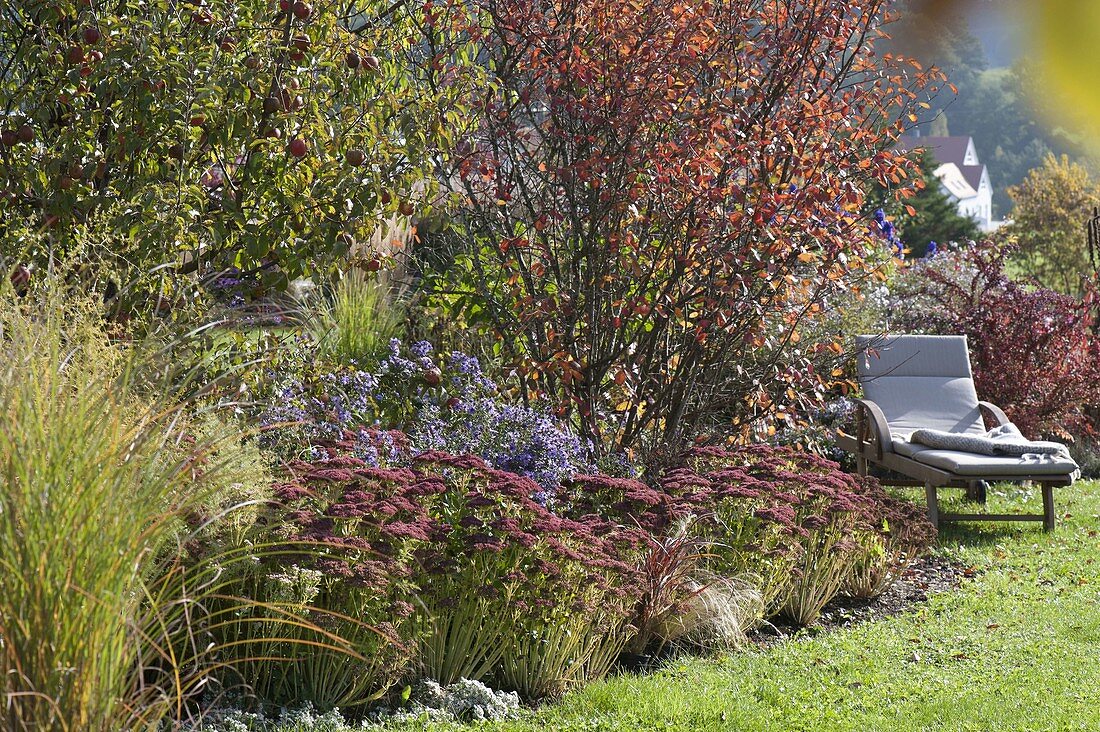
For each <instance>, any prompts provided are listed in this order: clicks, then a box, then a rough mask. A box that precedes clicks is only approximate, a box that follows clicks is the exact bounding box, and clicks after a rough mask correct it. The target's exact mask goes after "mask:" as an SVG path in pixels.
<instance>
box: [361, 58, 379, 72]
mask: <svg viewBox="0 0 1100 732" xmlns="http://www.w3.org/2000/svg"><path fill="white" fill-rule="evenodd" d="M363 68H365V69H366V70H367V71H378V69H380V68H382V64H381V62H380V61H379V60H378V57H377V56H364V57H363Z"/></svg>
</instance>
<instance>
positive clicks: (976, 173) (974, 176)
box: [959, 165, 985, 190]
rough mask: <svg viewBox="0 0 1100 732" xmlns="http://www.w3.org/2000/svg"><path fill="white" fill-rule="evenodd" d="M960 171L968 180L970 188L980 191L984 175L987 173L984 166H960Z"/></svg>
mask: <svg viewBox="0 0 1100 732" xmlns="http://www.w3.org/2000/svg"><path fill="white" fill-rule="evenodd" d="M959 170H960V171H962V174H963V177H964V178H966V182H967V183H969V184H970V187H971V188H973V189H974V190H978V188H979V186H981V184H982V173H984V172H985V166H984V165H960V166H959Z"/></svg>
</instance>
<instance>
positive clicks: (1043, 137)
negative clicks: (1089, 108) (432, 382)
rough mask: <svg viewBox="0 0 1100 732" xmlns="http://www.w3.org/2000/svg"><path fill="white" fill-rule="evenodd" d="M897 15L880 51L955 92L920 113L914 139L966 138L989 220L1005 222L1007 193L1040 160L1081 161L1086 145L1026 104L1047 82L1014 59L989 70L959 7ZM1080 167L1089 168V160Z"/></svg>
mask: <svg viewBox="0 0 1100 732" xmlns="http://www.w3.org/2000/svg"><path fill="white" fill-rule="evenodd" d="M900 8H901V9H902V15H901V19H900V20H899V21H898V22H897V23H894V24H892V25H891V26H890V27H889V31H890V34H891V40H890V41H889V42H888V44H887V46H888V48H890V49H891V50H895V51H898V52H901V53H904V54H907V55H909V56H911V57H913V58H916V59H918V60H919V61H921V62H922V63H924V64H925V65H931V64H934V65H936V66H938V67H939V68H941V69H943V70H944V72H945V73H946V74H947V77H948V79H949V80H950V81H951V83H952V84H953V85H954V86H955V88H956V89H957V92H958V93H957V94H955V93H951V94H941V95H940V96H939V97H938V98H936V99H935V100H934V101H933V103H932V106H931V108H930V109H929V110H927V111H925V112H923V113H921V117H920V119H921V121H922V132H923V133H924V134H933V135H940V134H951V135H969V136H972V137H973V138H974V142H975V145H976V146H977V149H978V155H979V157H980V158H981V160H982V162H983V163H985V164H986V166H987V167H988V169H989V179H990V183H991V184H992V186H993V207H994V212H995V214H997V215H998V216H1007V215H1008V213H1009V211H1010V210H1011V208H1012V201H1011V199H1010V198H1009V195H1008V188H1009V187H1010V186H1013V185H1017V184H1019V183H1020V182H1022V181H1023V179H1024V178H1025V176H1026V175H1027V172H1028V171H1029V170H1030V169H1032V168H1035V167H1038V166H1040V165H1041V164H1042V162H1043V159H1044V158H1045V157H1046V156H1047V155H1048V154H1051V153H1053V154H1056V155H1061V154H1069V155H1071V156H1073V157H1076V158H1079V159H1082V160H1084V159H1085V155H1086V153H1087V151H1088V146H1087V143H1088V140H1087V139H1085V138H1083V137H1081V136H1079V135H1077V136H1075V135H1074V134H1072V133H1070V132H1068V131H1067V130H1066V129H1064V128H1063V127H1058V126H1055V125H1053V124H1051V123H1050V120H1048V119H1043V118H1041V116H1040V115H1039V114H1038V113H1037V111H1036V108H1035V101H1034V100H1042V99H1045V98H1046V95H1047V88H1046V87H1047V83H1048V82H1047V81H1045V80H1043V79H1042V78H1040V74H1039V72H1038V70H1037V69H1038V64H1037V63H1035V60H1034V59H1032V58H1028V57H1027V56H1023V55H1021V56H1019V57H1018V58H1016V60H1015V61H1014V62H1013V63H1012V64H1011V65H1010V66H995V67H990V65H989V62H988V60H987V58H986V54H985V52H984V50H983V49H982V45H981V42H980V41H979V40H978V38H976V37H975V36H974V34H973V33H972V32H971V30H970V27H969V24H968V21H967V17H966V13H965V12H964V11H965V9H964V8H962V7H951V6H950V5H949V4H945V3H942V2H936V3H929V2H924V1H923V0H909V1H908V2H903V3H902V4H901V5H900ZM943 121H946V129H944V128H943V124H942V122H943ZM925 123H927V126H924V125H925ZM933 127H939V129H933ZM1088 164H1089V165H1090V166H1095V165H1096V163H1095V162H1094V161H1093V160H1092V159H1089V160H1088Z"/></svg>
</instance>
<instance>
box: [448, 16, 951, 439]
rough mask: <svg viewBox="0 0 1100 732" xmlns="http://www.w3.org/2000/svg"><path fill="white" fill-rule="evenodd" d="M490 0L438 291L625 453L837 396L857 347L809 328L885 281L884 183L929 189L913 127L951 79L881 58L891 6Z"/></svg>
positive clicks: (542, 389) (533, 390)
mask: <svg viewBox="0 0 1100 732" xmlns="http://www.w3.org/2000/svg"><path fill="white" fill-rule="evenodd" d="M471 6H472V7H474V8H476V11H477V14H478V15H477V19H478V22H480V23H481V27H482V28H483V29H484V37H483V38H482V40H481V42H480V49H479V58H481V59H483V60H484V63H485V65H486V67H487V68H488V69H490V76H491V78H492V85H491V86H488V87H487V91H486V92H485V93H483V94H482V95H481V96H480V98H479V100H478V102H479V106H478V107H477V109H478V112H479V117H480V119H481V125H480V127H479V128H478V130H477V131H476V134H474V135H471V136H470V137H469V138H468V139H465V140H462V141H461V142H460V144H459V145H458V146H457V147H456V156H455V169H454V174H453V176H451V177H450V178H449V180H451V181H452V182H453V184H454V191H455V194H456V195H457V196H459V197H460V198H461V200H462V202H463V206H464V210H463V212H462V215H461V216H460V217H459V222H458V223H459V225H460V227H461V229H462V232H463V234H462V236H461V237H458V239H459V240H464V241H465V242H466V243H467V248H466V250H465V251H464V252H462V253H460V254H459V256H458V257H457V259H456V262H455V266H454V267H452V268H450V271H449V272H447V273H446V275H445V277H444V281H443V283H442V285H441V287H440V290H439V293H440V296H439V297H440V299H441V300H442V301H444V302H446V303H447V305H448V307H456V308H459V309H461V310H462V311H463V312H464V313H465V317H466V318H467V319H468V320H470V321H472V322H477V323H480V324H481V325H482V327H483V328H484V329H485V331H486V333H487V334H489V335H491V336H495V337H496V338H497V339H498V343H499V348H500V350H501V352H502V354H503V355H504V357H505V359H506V360H507V361H508V362H510V363H511V364H512V365H513V366H514V368H515V370H516V372H517V373H518V374H519V375H520V377H521V378H522V380H523V384H524V388H525V391H526V394H527V396H528V397H529V398H531V399H547V400H549V401H551V403H553V404H554V405H555V406H556V407H557V408H558V410H559V411H560V412H561V413H562V414H563V415H564V414H567V415H569V416H570V417H571V418H572V419H573V421H574V423H575V424H576V426H577V427H578V428H579V429H580V431H581V433H582V434H583V435H584V436H585V437H587V438H589V439H591V440H592V441H593V443H595V444H598V445H602V446H606V447H607V448H608V449H612V450H614V449H631V448H634V447H638V446H644V445H669V444H671V445H676V444H683V443H684V442H686V441H700V440H702V441H706V440H717V439H725V438H728V437H730V436H741V437H749V436H751V435H752V431H753V429H754V425H758V424H761V423H762V421H763V422H766V421H767V420H766V418H767V417H769V416H770V417H771V418H773V420H774V419H775V418H778V419H783V418H786V417H788V416H789V415H791V414H792V413H793V410H794V409H795V408H797V407H798V406H800V405H803V403H804V402H805V401H807V400H812V399H813V397H814V396H815V394H819V393H821V391H822V387H823V385H824V384H825V382H827V381H828V379H829V378H830V370H828V369H827V370H826V371H825V372H824V373H822V372H821V370H820V364H821V363H823V361H822V356H824V355H827V354H833V355H835V353H836V350H835V349H837V348H839V347H838V346H837V344H836V343H832V342H829V341H826V342H824V343H821V342H815V343H810V342H808V341H804V340H803V339H802V337H801V327H802V326H803V325H804V324H805V323H806V322H807V321H808V320H810V319H813V318H816V317H817V316H818V315H819V314H820V313H821V312H822V310H823V309H824V308H825V307H827V306H828V305H829V303H830V302H834V301H836V300H838V299H839V298H840V297H841V296H848V295H850V294H851V293H852V292H853V291H854V290H859V289H860V288H862V287H865V286H866V285H867V283H868V282H871V281H874V279H875V278H876V276H877V275H880V274H881V272H880V268H881V266H882V262H883V260H884V259H886V258H888V257H887V253H885V252H884V250H883V247H882V245H881V242H880V241H879V238H878V237H877V236H876V235H875V234H874V232H873V231H872V229H871V227H870V226H869V223H870V222H869V221H868V220H867V219H866V218H864V217H863V216H861V214H860V213H859V212H860V211H861V207H862V206H863V203H864V200H863V199H864V193H863V192H864V191H865V190H868V189H869V188H870V187H871V185H872V184H873V183H877V184H879V185H880V186H884V187H887V188H889V189H891V190H894V191H896V192H901V193H902V194H903V195H911V194H912V189H911V188H910V187H908V185H909V184H910V183H911V181H912V179H913V178H914V177H915V176H914V175H913V173H915V170H914V168H913V166H912V164H911V163H910V162H908V161H906V160H904V159H902V158H901V157H900V156H898V155H896V154H895V153H894V152H893V149H894V143H895V141H896V139H897V136H898V135H899V134H900V133H901V132H902V131H903V130H904V129H905V127H906V126H907V125H909V124H911V123H912V122H913V121H915V120H916V116H915V114H914V113H915V111H916V110H917V108H918V107H919V105H921V104H923V102H922V101H921V100H922V99H923V98H925V97H927V95H929V94H933V93H934V92H935V89H936V87H937V85H939V84H940V83H942V82H943V77H942V75H941V74H940V72H939V71H937V70H935V69H924V68H922V67H921V66H920V65H919V64H916V63H912V62H910V61H908V60H906V59H904V58H900V57H897V56H894V55H888V54H881V53H879V52H878V51H876V47H877V44H878V42H879V41H880V39H882V38H883V37H884V36H885V35H886V33H887V30H888V28H887V26H888V24H889V22H890V20H891V17H890V16H891V11H890V10H889V7H888V6H889V3H887V2H884V1H883V0H860V1H858V2H851V1H850V0H816V1H815V2H809V3H808V2H785V1H779V2H776V1H775V0H699V1H698V2H683V1H682V0H646V1H645V2H642V1H640V0H534V1H533V2H532V1H531V0H522V1H521V0H478V1H477V2H474V3H472V4H471ZM475 243H476V244H475ZM762 418H764V419H762ZM773 424H774V421H773Z"/></svg>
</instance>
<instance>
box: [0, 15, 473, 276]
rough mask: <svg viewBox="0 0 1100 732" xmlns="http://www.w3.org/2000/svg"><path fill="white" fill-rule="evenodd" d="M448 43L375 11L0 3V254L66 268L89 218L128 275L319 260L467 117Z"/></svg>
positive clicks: (414, 23) (400, 191)
mask: <svg viewBox="0 0 1100 732" xmlns="http://www.w3.org/2000/svg"><path fill="white" fill-rule="evenodd" d="M457 12H458V11H456V13H457ZM449 31H450V29H449V27H448V26H447V24H446V19H445V18H444V17H443V16H442V15H440V14H439V13H438V12H434V14H433V15H432V16H431V17H430V18H429V17H426V16H425V14H424V12H422V10H421V6H420V5H419V4H416V3H396V4H391V3H389V2H381V1H379V2H374V1H373V0H365V2H362V3H356V4H354V5H353V6H352V10H349V5H348V3H345V2H337V1H336V0H320V1H318V2H315V3H310V2H307V1H306V0H279V1H278V2H277V1H276V0H239V1H238V2H233V3H213V4H208V3H207V2H206V0H181V1H179V2H174V1H173V2H169V1H168V0H152V1H149V0H121V1H120V2H111V3H106V2H101V1H100V0H85V1H82V2H52V1H51V2H46V1H44V0H27V2H23V3H18V4H14V5H11V4H9V5H6V6H5V9H4V11H3V12H2V13H0V48H2V49H3V51H2V52H0V61H2V65H0V107H2V109H0V126H2V137H0V219H2V221H3V223H2V224H0V237H2V238H3V241H4V248H5V250H6V251H4V252H0V254H4V255H8V256H14V255H16V254H19V255H20V256H24V257H30V258H32V259H35V258H37V259H38V260H40V261H41V260H43V259H44V258H45V257H46V256H47V254H51V253H52V254H54V255H58V254H61V255H64V254H65V252H66V251H67V250H70V249H72V248H73V247H75V246H77V245H78V244H79V243H80V242H78V241H77V239H78V238H79V237H78V234H79V233H80V232H82V231H85V230H86V228H87V227H88V226H89V224H90V222H93V221H98V223H96V225H95V227H96V228H97V230H102V231H106V232H107V236H108V237H109V239H110V242H109V247H106V249H108V250H110V251H107V252H105V254H106V255H107V256H109V258H110V260H111V262H112V266H116V267H119V268H122V269H129V270H130V271H129V272H126V273H124V274H127V275H132V274H134V273H139V272H147V271H149V270H150V269H153V268H157V267H160V266H161V265H170V266H169V267H160V269H159V270H158V271H159V273H160V276H161V278H162V279H171V277H170V275H171V274H172V273H174V272H175V271H176V266H182V267H183V268H184V269H185V270H194V269H197V268H201V269H204V270H205V269H213V270H216V269H219V268H224V267H229V266H234V267H237V268H239V269H241V270H247V269H254V270H257V271H260V272H262V273H263V274H265V275H267V276H269V277H270V278H272V279H281V280H282V281H285V280H286V278H292V277H295V276H298V275H300V274H302V273H304V272H309V271H311V270H313V269H315V268H317V267H323V266H325V265H326V264H328V263H331V262H332V260H333V258H334V257H335V256H338V255H339V254H341V253H343V252H346V251H347V249H348V247H349V246H350V244H351V243H352V242H353V241H356V240H361V239H365V238H366V237H367V236H368V235H369V234H370V233H372V232H373V231H374V230H375V228H376V227H377V226H378V223H379V222H380V221H381V220H383V219H384V218H385V217H387V216H390V215H393V214H398V213H400V214H402V215H409V214H411V213H412V212H413V210H414V209H415V208H417V207H419V206H422V205H423V203H424V201H425V200H427V194H428V193H430V183H431V181H432V179H433V177H434V165H435V161H436V158H437V155H438V152H439V151H441V150H445V149H446V147H447V144H448V140H449V139H450V136H451V135H452V134H453V133H454V131H455V130H458V129H460V128H461V126H462V122H463V120H464V119H465V116H464V115H462V114H460V113H459V111H458V110H456V108H455V106H454V102H455V101H456V100H457V99H458V98H459V96H460V94H461V89H462V84H461V83H460V82H461V80H462V77H461V74H462V73H463V70H464V69H465V70H469V68H470V67H467V66H465V65H464V61H463V58H464V57H463V56H462V49H461V43H462V40H461V39H460V38H459V37H458V36H455V35H453V34H451V33H450V32H449ZM444 60H446V61H447V62H448V69H449V71H450V73H451V76H450V77H449V82H450V83H449V84H443V83H441V76H440V71H439V69H440V67H441V65H442V62H443V61H444ZM426 184H427V186H426ZM425 187H427V188H428V190H427V191H425ZM264 265H267V266H266V267H264V268H263V269H262V270H261V267H262V266H264ZM272 265H278V266H277V267H275V266H272ZM163 286H164V287H167V288H171V287H179V286H180V282H179V281H178V280H174V281H171V282H165V283H163Z"/></svg>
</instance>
